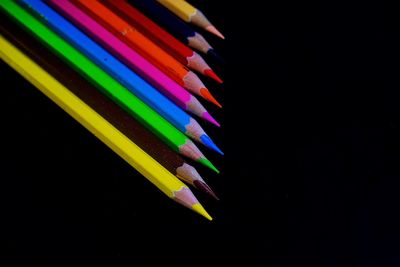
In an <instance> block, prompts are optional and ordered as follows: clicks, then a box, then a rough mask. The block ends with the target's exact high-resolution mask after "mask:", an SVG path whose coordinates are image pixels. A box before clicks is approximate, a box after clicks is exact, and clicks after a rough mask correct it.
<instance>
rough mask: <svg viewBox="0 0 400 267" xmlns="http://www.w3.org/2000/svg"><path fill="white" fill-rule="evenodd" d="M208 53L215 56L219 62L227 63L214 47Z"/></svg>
mask: <svg viewBox="0 0 400 267" xmlns="http://www.w3.org/2000/svg"><path fill="white" fill-rule="evenodd" d="M207 55H209V56H210V57H213V58H214V59H215V60H217V61H218V62H219V63H222V64H224V63H225V61H224V60H223V59H222V57H220V56H219V55H218V54H217V52H215V50H214V49H212V48H211V49H209V50H208V51H207Z"/></svg>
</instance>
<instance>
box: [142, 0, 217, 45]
mask: <svg viewBox="0 0 400 267" xmlns="http://www.w3.org/2000/svg"><path fill="white" fill-rule="evenodd" d="M150 1H151V0H150ZM157 1H158V2H159V3H161V4H162V5H163V6H165V7H166V8H168V9H169V10H170V11H171V12H172V13H174V14H175V15H177V16H178V17H180V18H181V19H183V20H184V21H186V22H189V23H192V24H193V25H196V26H198V27H200V28H202V29H205V30H206V31H209V32H211V33H212V34H215V35H216V36H218V37H220V38H222V39H225V37H224V36H223V35H222V34H221V33H220V32H219V31H218V30H217V29H216V28H215V27H214V26H213V25H212V24H211V23H210V21H209V20H208V19H207V18H206V17H205V16H204V14H203V13H202V12H201V11H200V10H198V9H197V8H195V7H194V6H192V5H191V4H189V3H188V2H186V1H184V0H157Z"/></svg>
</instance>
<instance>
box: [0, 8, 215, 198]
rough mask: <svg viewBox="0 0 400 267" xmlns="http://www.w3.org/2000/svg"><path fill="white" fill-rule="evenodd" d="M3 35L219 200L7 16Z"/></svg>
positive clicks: (150, 151) (170, 153)
mask: <svg viewBox="0 0 400 267" xmlns="http://www.w3.org/2000/svg"><path fill="white" fill-rule="evenodd" d="M0 34H1V35H3V36H4V37H5V38H6V39H7V40H8V41H10V42H11V43H12V44H13V45H14V46H16V47H17V48H18V49H19V50H21V51H22V52H23V53H24V54H25V55H27V56H28V57H29V58H31V59H32V60H34V61H35V62H36V63H37V64H38V65H39V66H40V67H41V68H43V69H44V70H45V71H46V72H48V73H49V74H50V75H51V76H53V77H54V78H55V79H57V80H58V81H60V82H61V83H62V84H63V85H64V86H65V87H67V88H68V89H69V90H70V91H71V92H72V93H73V94H75V95H76V96H77V97H79V98H80V99H81V100H82V101H84V102H85V103H86V104H87V105H88V106H89V107H91V108H92V109H93V110H95V111H96V112H97V113H98V114H99V115H100V116H102V117H103V118H105V119H106V120H107V121H108V122H110V123H111V124H112V125H113V126H114V127H115V128H116V129H117V130H119V131H120V132H121V133H123V134H124V135H125V136H126V137H128V138H129V139H130V140H131V141H132V142H134V143H135V144H136V145H138V146H139V147H140V148H141V149H142V150H144V151H145V152H146V153H147V154H149V155H150V156H151V157H153V158H154V159H155V160H157V161H158V162H159V163H160V164H161V165H162V166H163V167H164V168H166V169H167V170H168V171H169V172H171V173H173V174H174V175H176V176H177V177H178V178H180V179H181V180H183V181H185V182H187V183H189V184H191V185H193V186H194V187H196V188H198V189H200V190H201V191H203V192H205V193H207V194H208V195H210V196H212V197H213V198H216V199H218V198H217V196H216V195H215V193H214V192H213V191H212V189H211V188H210V187H209V186H208V185H207V184H206V182H205V181H204V180H203V179H202V178H201V176H200V174H199V173H198V172H197V171H196V169H195V168H194V167H193V166H191V165H189V164H188V163H186V162H185V161H184V159H183V158H182V157H181V156H179V155H178V154H176V153H175V152H174V151H172V150H171V149H170V148H169V147H168V146H167V145H165V144H164V143H163V142H161V140H159V139H158V138H157V137H156V136H155V135H154V134H152V133H151V132H150V131H148V130H146V129H145V128H144V127H143V126H141V125H140V124H139V122H137V121H136V120H135V119H134V118H132V117H131V116H129V115H128V114H127V113H126V112H124V111H123V110H122V109H121V108H120V107H118V106H117V105H116V104H115V103H113V102H112V101H110V100H109V99H108V98H107V97H105V96H104V95H102V94H101V93H100V92H99V91H98V90H97V89H96V88H95V87H94V86H92V85H91V84H90V83H89V82H87V81H86V80H85V79H84V78H83V77H81V76H80V75H79V74H78V73H77V72H75V71H74V70H72V69H71V68H69V67H68V66H67V65H66V64H65V63H64V62H63V61H62V60H61V59H59V58H58V57H57V56H55V55H53V54H52V53H51V52H50V51H48V49H47V48H46V47H44V46H43V45H41V44H40V43H39V42H37V41H36V40H35V39H34V38H33V37H32V36H30V35H29V34H27V33H26V32H24V31H23V30H22V29H20V28H19V27H18V26H17V25H15V24H14V23H13V22H11V20H10V19H8V18H7V16H1V17H0Z"/></svg>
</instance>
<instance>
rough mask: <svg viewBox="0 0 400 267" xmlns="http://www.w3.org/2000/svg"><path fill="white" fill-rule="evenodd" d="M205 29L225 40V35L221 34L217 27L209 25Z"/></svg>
mask: <svg viewBox="0 0 400 267" xmlns="http://www.w3.org/2000/svg"><path fill="white" fill-rule="evenodd" d="M206 30H207V31H208V32H211V33H212V34H214V35H216V36H218V37H219V38H221V39H222V40H225V36H223V35H222V33H221V32H220V31H219V30H217V28H215V27H214V26H213V25H209V26H207V27H206Z"/></svg>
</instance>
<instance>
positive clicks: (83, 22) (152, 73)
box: [47, 0, 219, 126]
mask: <svg viewBox="0 0 400 267" xmlns="http://www.w3.org/2000/svg"><path fill="white" fill-rule="evenodd" d="M47 2H48V3H49V4H51V5H52V6H53V7H54V8H56V9H57V10H58V11H59V12H60V13H61V14H62V15H64V16H65V17H67V18H68V19H69V20H71V22H72V23H74V24H75V25H76V26H77V27H79V28H80V29H81V30H83V31H84V32H85V33H86V34H88V35H89V36H90V37H91V38H93V39H94V40H95V41H96V42H98V43H99V44H101V45H102V46H103V47H105V48H106V49H107V50H109V51H110V52H112V53H113V54H114V55H115V56H116V57H118V58H119V59H120V60H121V61H122V62H124V64H126V65H127V66H128V67H129V68H131V69H132V70H134V71H135V72H136V73H137V74H139V75H140V76H142V77H143V78H144V79H145V80H147V81H148V82H149V83H151V84H152V85H153V86H154V87H156V88H157V89H158V90H159V91H160V92H162V93H163V94H165V95H166V96H167V97H168V98H170V99H171V100H172V101H174V102H175V103H176V104H177V105H179V106H180V107H181V108H183V109H184V110H187V111H188V112H191V113H193V114H195V115H197V116H199V117H201V118H203V119H205V120H207V121H209V122H211V123H213V124H215V125H217V126H219V123H218V122H217V121H216V120H215V119H214V118H213V117H212V116H211V115H210V114H209V113H208V112H207V110H206V109H205V108H204V107H203V105H202V104H201V103H200V102H199V101H198V100H197V98H195V97H194V96H193V95H192V94H190V93H189V92H188V91H186V90H185V89H184V88H183V87H181V86H180V85H179V84H177V83H176V82H175V81H173V80H172V79H171V78H169V77H168V76H167V75H166V74H164V73H163V72H162V71H161V70H159V69H158V68H157V67H155V66H154V65H152V64H151V63H150V62H149V61H147V60H146V59H145V58H143V57H142V56H141V55H139V54H138V53H137V52H135V51H134V50H133V49H132V48H130V47H129V46H127V45H126V44H125V43H124V42H122V41H120V40H119V39H118V38H117V37H115V36H114V35H113V34H112V33H111V32H109V31H108V30H106V29H105V28H104V27H103V26H101V25H100V24H99V23H97V22H96V21H95V20H93V19H92V18H91V17H89V16H88V15H86V14H85V13H84V12H83V11H81V10H80V9H79V8H77V7H76V6H75V5H73V4H72V3H70V2H69V1H68V0H61V1H54V0H47Z"/></svg>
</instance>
